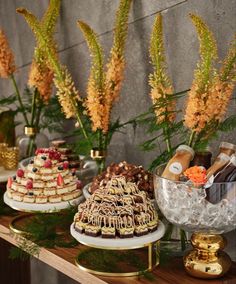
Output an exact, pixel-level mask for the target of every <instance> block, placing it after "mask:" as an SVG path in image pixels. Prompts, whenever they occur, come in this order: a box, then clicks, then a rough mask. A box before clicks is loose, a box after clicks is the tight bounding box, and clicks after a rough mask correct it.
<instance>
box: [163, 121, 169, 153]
mask: <svg viewBox="0 0 236 284" xmlns="http://www.w3.org/2000/svg"><path fill="white" fill-rule="evenodd" d="M163 133H164V137H165V142H166V148H167V151H168V153H171V142H170V137H169V131H168V128H167V127H166V126H164V128H163Z"/></svg>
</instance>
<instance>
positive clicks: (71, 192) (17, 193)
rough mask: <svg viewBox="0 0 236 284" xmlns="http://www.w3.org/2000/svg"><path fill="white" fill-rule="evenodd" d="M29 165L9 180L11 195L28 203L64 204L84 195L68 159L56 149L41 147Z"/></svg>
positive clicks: (8, 188)
mask: <svg viewBox="0 0 236 284" xmlns="http://www.w3.org/2000/svg"><path fill="white" fill-rule="evenodd" d="M35 154H36V156H35V157H34V158H33V159H32V160H31V161H30V163H29V165H28V166H27V167H26V168H25V170H23V169H18V170H17V172H16V176H15V177H13V178H10V179H9V180H8V183H7V196H8V197H9V198H11V199H13V200H15V201H20V202H27V203H40V204H42V203H60V202H62V201H69V200H72V199H75V198H77V197H79V196H80V195H81V194H82V191H81V189H80V188H78V187H79V186H80V184H79V183H78V184H77V182H78V181H77V178H76V176H75V174H74V173H73V172H71V171H70V170H69V164H68V162H67V161H64V162H61V160H60V157H61V154H60V153H59V152H57V151H56V150H54V149H50V148H49V149H38V150H37V151H36V153H35Z"/></svg>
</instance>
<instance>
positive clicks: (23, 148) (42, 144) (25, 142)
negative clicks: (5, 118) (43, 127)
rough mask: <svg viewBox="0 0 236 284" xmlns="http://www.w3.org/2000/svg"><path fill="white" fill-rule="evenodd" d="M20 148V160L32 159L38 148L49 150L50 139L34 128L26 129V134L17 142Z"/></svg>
mask: <svg viewBox="0 0 236 284" xmlns="http://www.w3.org/2000/svg"><path fill="white" fill-rule="evenodd" d="M16 145H17V146H18V147H19V156H20V160H22V159H25V158H28V157H32V156H33V155H34V153H35V150H36V149H37V148H48V147H49V139H48V137H47V136H46V135H45V134H43V133H41V132H38V131H37V130H36V129H35V128H33V127H25V133H24V134H23V135H21V136H19V137H18V138H17V140H16Z"/></svg>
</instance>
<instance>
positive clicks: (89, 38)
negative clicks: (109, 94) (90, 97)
mask: <svg viewBox="0 0 236 284" xmlns="http://www.w3.org/2000/svg"><path fill="white" fill-rule="evenodd" d="M78 26H79V28H80V29H81V31H82V33H83V35H84V38H85V40H86V42H87V44H88V47H89V49H90V52H91V55H92V59H93V62H92V68H91V74H90V76H91V77H90V78H93V79H94V81H95V82H96V86H97V88H98V90H100V91H102V90H103V88H104V70H103V67H104V66H103V50H102V47H101V45H100V43H99V42H98V39H97V35H96V34H95V32H94V31H93V30H92V29H91V28H90V27H89V25H87V24H86V23H84V22H82V21H78Z"/></svg>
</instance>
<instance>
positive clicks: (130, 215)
mask: <svg viewBox="0 0 236 284" xmlns="http://www.w3.org/2000/svg"><path fill="white" fill-rule="evenodd" d="M74 225H75V230H76V231H78V232H79V233H84V234H85V235H88V236H94V237H96V236H100V235H101V237H102V238H115V237H120V238H131V237H133V236H134V235H135V236H142V235H146V234H148V233H150V232H153V231H155V230H156V229H157V226H158V216H157V213H156V210H155V208H154V207H153V205H152V202H151V200H150V199H149V198H148V197H147V193H146V192H144V191H140V190H139V189H138V187H137V185H136V184H135V183H132V182H127V181H126V179H125V177H113V178H112V179H111V180H110V181H108V183H107V184H106V185H105V186H104V187H103V186H100V187H99V189H98V190H96V191H95V192H94V194H93V195H92V196H91V197H89V198H88V199H87V200H86V201H85V202H84V203H83V204H80V205H79V207H78V212H77V213H76V215H75V217H74Z"/></svg>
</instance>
